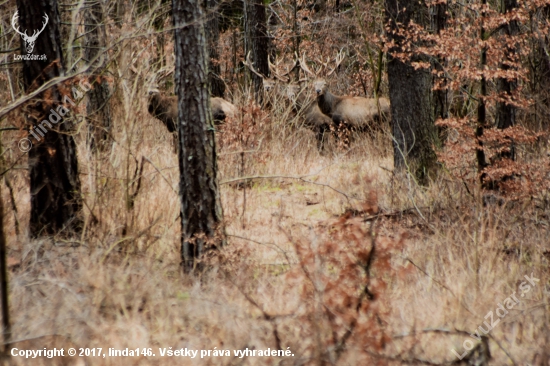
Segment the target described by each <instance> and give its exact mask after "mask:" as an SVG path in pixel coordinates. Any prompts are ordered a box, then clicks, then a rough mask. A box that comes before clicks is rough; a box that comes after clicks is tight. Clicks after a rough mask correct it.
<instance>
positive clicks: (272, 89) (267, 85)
mask: <svg viewBox="0 0 550 366" xmlns="http://www.w3.org/2000/svg"><path fill="white" fill-rule="evenodd" d="M275 63H276V65H273V64H272V63H271V61H270V60H268V65H269V71H270V72H271V74H272V75H273V77H267V76H265V75H263V74H262V73H260V72H258V71H256V69H255V68H254V66H253V65H252V61H251V60H250V52H248V54H247V55H246V60H245V61H244V62H243V64H244V65H245V66H246V67H248V69H249V70H250V71H252V72H253V73H254V74H256V75H258V76H259V77H260V78H261V79H262V85H263V89H264V95H265V97H266V98H265V101H264V105H263V107H264V108H271V107H272V106H273V104H274V103H273V102H275V101H276V100H277V99H280V98H281V97H285V95H284V92H282V90H281V89H280V88H279V84H278V82H277V80H279V81H282V82H283V83H288V82H289V80H290V79H289V78H287V75H288V74H290V73H291V72H292V70H294V68H295V67H296V64H295V65H294V66H293V67H292V68H291V69H290V71H288V72H287V73H286V74H283V75H280V74H279V73H278V72H277V66H278V65H279V63H280V61H279V62H277V60H275Z"/></svg>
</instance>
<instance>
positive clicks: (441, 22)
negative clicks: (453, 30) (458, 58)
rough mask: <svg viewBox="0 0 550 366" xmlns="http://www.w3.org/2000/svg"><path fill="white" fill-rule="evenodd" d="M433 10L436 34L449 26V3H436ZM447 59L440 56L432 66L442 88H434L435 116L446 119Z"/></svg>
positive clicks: (447, 113) (447, 108) (447, 105)
mask: <svg viewBox="0 0 550 366" xmlns="http://www.w3.org/2000/svg"><path fill="white" fill-rule="evenodd" d="M431 11H432V16H431V19H432V31H433V32H434V33H435V34H439V33H441V31H442V30H444V29H445V27H446V26H447V3H439V4H435V5H434V6H432V8H431ZM444 65H445V59H444V58H438V59H437V60H435V61H434V62H432V68H433V69H435V71H436V72H437V73H438V76H437V77H438V78H439V80H440V81H441V87H442V88H441V89H438V90H434V92H433V94H434V117H435V118H436V119H437V118H442V119H446V118H448V117H449V103H448V95H447V93H448V91H447V90H446V89H445V86H446V84H447V78H446V77H445V76H444Z"/></svg>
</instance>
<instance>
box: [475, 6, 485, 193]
mask: <svg viewBox="0 0 550 366" xmlns="http://www.w3.org/2000/svg"><path fill="white" fill-rule="evenodd" d="M481 4H482V5H486V4H487V1H486V0H482V1H481ZM481 16H482V17H484V16H485V11H483V12H482V13H481ZM479 37H480V39H481V40H485V27H484V26H483V25H482V26H481V29H480V31H479ZM480 63H481V69H482V70H483V69H484V68H485V65H487V47H483V48H482V49H481V62H480ZM486 97H487V80H486V79H485V76H482V77H481V91H480V96H479V102H478V105H477V126H476V138H477V144H478V149H477V150H476V160H477V171H478V174H479V179H480V183H481V184H482V185H483V181H484V180H485V176H486V174H485V173H484V171H485V168H486V167H487V161H486V159H485V150H484V147H483V142H482V141H481V138H482V137H483V132H484V130H485V127H486V124H487V121H486V120H487V110H486V107H485V98H486Z"/></svg>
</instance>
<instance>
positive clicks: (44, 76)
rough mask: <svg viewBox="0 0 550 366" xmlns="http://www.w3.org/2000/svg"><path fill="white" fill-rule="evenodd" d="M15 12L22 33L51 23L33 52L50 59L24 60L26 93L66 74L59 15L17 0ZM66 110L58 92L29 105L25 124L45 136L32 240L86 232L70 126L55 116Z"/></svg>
mask: <svg viewBox="0 0 550 366" xmlns="http://www.w3.org/2000/svg"><path fill="white" fill-rule="evenodd" d="M17 8H18V10H19V20H18V21H19V26H20V29H27V30H29V32H32V31H33V30H34V29H37V30H39V29H41V28H42V25H43V21H44V14H46V15H47V16H48V18H49V21H48V24H47V26H46V27H45V28H44V31H43V32H42V33H41V34H40V35H39V36H38V38H37V39H36V43H35V46H34V52H33V53H34V54H35V55H45V56H46V59H47V60H46V61H23V77H24V80H23V83H24V85H25V91H26V92H27V93H28V92H31V91H32V90H35V89H36V88H37V87H39V86H40V85H42V84H44V83H45V82H46V81H48V80H50V79H53V78H55V77H58V76H60V75H63V74H64V70H63V55H62V52H61V41H60V35H59V12H58V9H57V1H56V0H42V1H40V2H36V1H30V0H17ZM24 46H25V45H24V42H23V41H21V53H22V54H26V53H27V51H26V50H25V47H24ZM65 101H66V99H65ZM62 106H63V95H62V94H61V92H60V89H59V88H57V87H53V88H51V89H50V90H48V92H47V98H46V97H45V96H44V99H42V100H37V101H36V102H35V103H34V104H32V105H29V106H28V108H29V111H28V113H27V116H28V118H27V121H28V122H29V124H30V125H31V128H32V133H34V134H35V135H37V136H38V137H39V138H40V136H39V134H40V132H38V131H40V129H42V131H43V132H42V133H43V134H44V136H43V137H41V138H40V140H39V141H35V142H36V144H35V146H33V147H32V148H31V149H30V151H29V169H30V180H31V186H30V192H31V218H30V233H31V235H32V236H33V237H37V236H40V235H44V234H57V233H60V232H61V231H63V230H65V231H69V232H70V231H73V232H79V231H80V230H81V228H82V226H81V224H82V219H81V216H80V215H81V209H82V201H81V196H80V179H79V177H78V165H77V159H76V146H75V142H74V139H73V136H72V133H73V131H72V130H73V129H72V123H71V122H70V121H68V118H67V117H65V119H61V120H60V118H57V117H55V116H53V113H52V111H51V110H54V111H57V112H63V111H66V110H70V108H71V105H68V104H67V103H65V105H64V106H63V107H62ZM63 108H65V109H63ZM58 115H59V114H58ZM48 119H49V121H48ZM50 121H51V123H50ZM54 121H55V122H54ZM39 126H41V127H39ZM30 139H31V137H30V135H29V140H30Z"/></svg>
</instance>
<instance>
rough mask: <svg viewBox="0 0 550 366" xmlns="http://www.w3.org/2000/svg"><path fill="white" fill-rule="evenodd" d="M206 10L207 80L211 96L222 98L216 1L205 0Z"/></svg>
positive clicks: (223, 92) (223, 85) (223, 91)
mask: <svg viewBox="0 0 550 366" xmlns="http://www.w3.org/2000/svg"><path fill="white" fill-rule="evenodd" d="M205 1H206V9H207V10H208V22H207V23H206V33H207V37H206V38H207V39H208V50H209V56H210V57H209V59H208V60H209V61H208V82H209V85H210V94H211V95H212V96H213V97H220V98H223V97H224V94H225V83H224V82H223V79H222V78H221V76H220V74H221V68H220V63H219V61H220V60H219V53H218V43H219V40H220V29H219V20H218V18H219V14H218V1H217V0H205Z"/></svg>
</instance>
